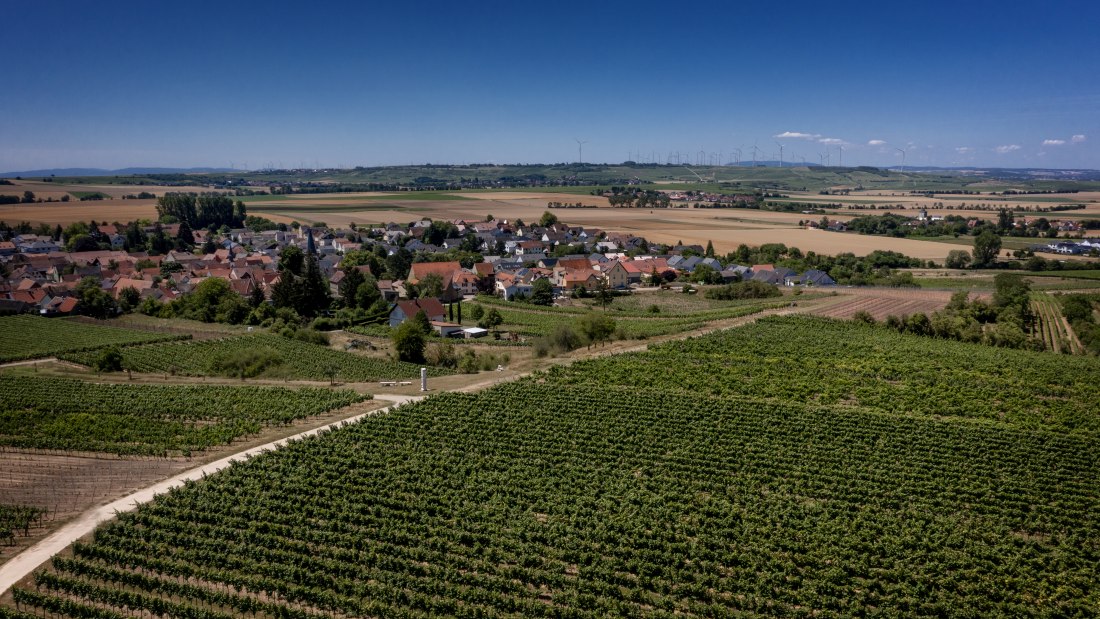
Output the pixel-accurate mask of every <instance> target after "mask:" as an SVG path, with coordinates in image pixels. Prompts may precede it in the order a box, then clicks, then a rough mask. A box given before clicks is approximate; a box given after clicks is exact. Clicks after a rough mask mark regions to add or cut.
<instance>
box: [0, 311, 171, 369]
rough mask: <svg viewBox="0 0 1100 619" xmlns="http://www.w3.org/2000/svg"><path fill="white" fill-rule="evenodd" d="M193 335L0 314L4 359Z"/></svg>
mask: <svg viewBox="0 0 1100 619" xmlns="http://www.w3.org/2000/svg"><path fill="white" fill-rule="evenodd" d="M190 337H191V336H190V335H178V334H170V335H166V334H163V333H151V332H148V331H137V330H133V329H122V328H119V327H109V326H101V325H94V324H87V323H83V322H77V321H75V320H66V319H59V318H41V317H38V316H28V315H26V314H20V315H16V316H0V363H6V362H9V361H21V360H23V359H36V358H40V357H50V356H54V355H60V354H65V353H77V352H82V351H93V350H97V349H101V348H105V347H107V346H131V345H134V344H148V343H151V342H168V341H172V340H186V339H190Z"/></svg>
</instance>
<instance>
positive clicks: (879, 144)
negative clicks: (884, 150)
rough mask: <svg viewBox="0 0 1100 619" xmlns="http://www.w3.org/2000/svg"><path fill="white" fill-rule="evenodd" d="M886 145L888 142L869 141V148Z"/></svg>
mask: <svg viewBox="0 0 1100 619" xmlns="http://www.w3.org/2000/svg"><path fill="white" fill-rule="evenodd" d="M885 144H886V140H869V141H868V142H867V146H883V145H885Z"/></svg>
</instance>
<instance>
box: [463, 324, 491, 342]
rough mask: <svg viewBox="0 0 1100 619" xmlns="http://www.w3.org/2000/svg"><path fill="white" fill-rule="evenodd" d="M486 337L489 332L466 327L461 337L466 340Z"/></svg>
mask: <svg viewBox="0 0 1100 619" xmlns="http://www.w3.org/2000/svg"><path fill="white" fill-rule="evenodd" d="M486 335H489V330H488V329H482V328H481V327H467V328H465V329H463V330H462V337H464V338H466V339H468V340H469V339H473V338H475V337H485V336H486Z"/></svg>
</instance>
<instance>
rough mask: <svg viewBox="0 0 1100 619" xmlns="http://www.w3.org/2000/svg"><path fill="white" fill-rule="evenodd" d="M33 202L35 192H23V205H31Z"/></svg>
mask: <svg viewBox="0 0 1100 619" xmlns="http://www.w3.org/2000/svg"><path fill="white" fill-rule="evenodd" d="M32 202H34V192H33V191H24V192H23V203H24V204H31V203H32Z"/></svg>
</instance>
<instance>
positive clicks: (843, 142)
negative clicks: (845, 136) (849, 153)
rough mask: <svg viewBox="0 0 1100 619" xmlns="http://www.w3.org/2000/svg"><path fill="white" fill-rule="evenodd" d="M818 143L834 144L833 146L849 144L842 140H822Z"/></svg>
mask: <svg viewBox="0 0 1100 619" xmlns="http://www.w3.org/2000/svg"><path fill="white" fill-rule="evenodd" d="M818 142H821V143H822V144H833V145H836V144H847V142H845V141H844V140H841V139H840V138H821V139H820V140H818Z"/></svg>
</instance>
